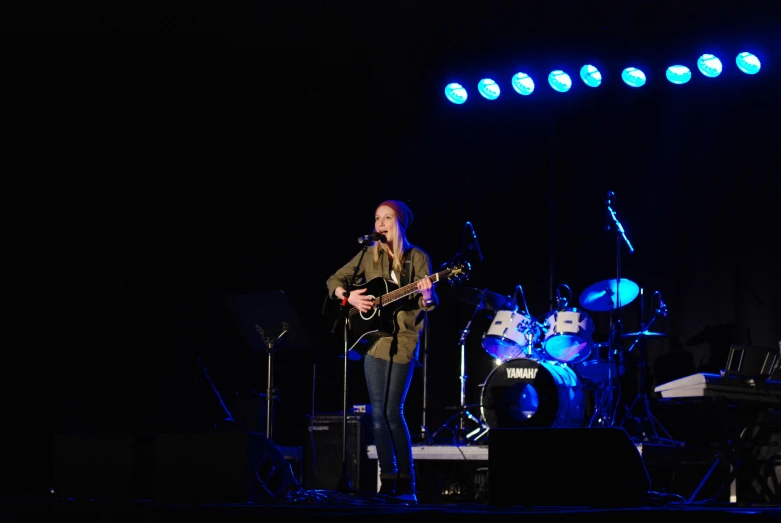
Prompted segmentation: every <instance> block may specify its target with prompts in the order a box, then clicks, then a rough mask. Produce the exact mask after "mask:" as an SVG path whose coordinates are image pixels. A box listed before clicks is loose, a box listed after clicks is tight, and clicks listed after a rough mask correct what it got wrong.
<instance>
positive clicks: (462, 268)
mask: <svg viewBox="0 0 781 523" xmlns="http://www.w3.org/2000/svg"><path fill="white" fill-rule="evenodd" d="M446 269H447V270H449V271H450V272H449V273H448V275H447V281H448V283H450V284H451V285H453V284H454V283H458V282H460V281H463V280H466V279H469V273H470V272H471V270H472V266H471V265H470V264H469V262H468V261H466V260H459V261H457V262H454V263H450V264H448V265H447V266H446Z"/></svg>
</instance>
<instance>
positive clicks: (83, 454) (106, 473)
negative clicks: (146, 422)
mask: <svg viewBox="0 0 781 523" xmlns="http://www.w3.org/2000/svg"><path fill="white" fill-rule="evenodd" d="M138 450H139V449H138V448H137V438H136V437H135V436H134V435H132V434H126V433H100V432H96V433H63V434H57V435H55V437H54V442H53V452H52V457H53V476H54V477H53V479H54V494H55V496H57V497H62V498H77V499H79V498H80V499H89V498H94V499H131V498H133V497H135V496H136V495H140V494H141V492H139V489H138V488H136V487H137V484H138V482H139V481H138V480H139V473H138V472H139V467H137V461H139V456H140V453H139V451H138Z"/></svg>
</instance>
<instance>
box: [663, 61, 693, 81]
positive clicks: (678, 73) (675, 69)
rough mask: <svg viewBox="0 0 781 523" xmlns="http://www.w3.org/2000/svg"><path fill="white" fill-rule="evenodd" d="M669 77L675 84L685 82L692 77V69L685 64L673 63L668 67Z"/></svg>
mask: <svg viewBox="0 0 781 523" xmlns="http://www.w3.org/2000/svg"><path fill="white" fill-rule="evenodd" d="M667 79H668V80H670V82H672V83H674V84H679V85H680V84H685V83H686V82H688V81H689V80H691V79H692V72H691V69H689V68H688V67H686V66H685V65H671V66H670V67H668V68H667Z"/></svg>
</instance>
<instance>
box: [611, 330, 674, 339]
mask: <svg viewBox="0 0 781 523" xmlns="http://www.w3.org/2000/svg"><path fill="white" fill-rule="evenodd" d="M641 334H642V335H643V336H648V337H649V338H666V337H667V333H664V332H651V331H648V332H625V333H624V334H622V335H621V337H622V338H637V337H638V336H640V335H641Z"/></svg>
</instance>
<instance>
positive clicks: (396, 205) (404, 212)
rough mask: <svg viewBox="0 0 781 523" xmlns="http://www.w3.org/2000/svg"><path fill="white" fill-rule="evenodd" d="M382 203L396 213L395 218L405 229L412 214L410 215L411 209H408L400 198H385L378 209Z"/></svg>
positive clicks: (380, 205) (410, 221) (409, 222)
mask: <svg viewBox="0 0 781 523" xmlns="http://www.w3.org/2000/svg"><path fill="white" fill-rule="evenodd" d="M383 205H387V206H388V207H390V208H391V209H393V212H395V213H396V218H397V219H398V220H399V221H400V222H401V224H402V225H403V226H404V228H405V229H406V228H407V227H409V226H410V224H411V223H412V218H413V217H414V216H413V215H412V209H410V208H409V207H408V206H407V204H406V203H404V202H402V201H400V200H385V201H384V202H382V203H381V204H379V205H378V206H377V208H378V209H379V208H380V207H382V206H383Z"/></svg>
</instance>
